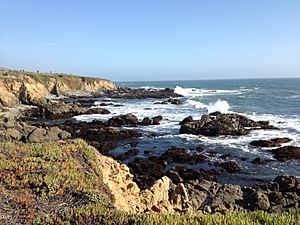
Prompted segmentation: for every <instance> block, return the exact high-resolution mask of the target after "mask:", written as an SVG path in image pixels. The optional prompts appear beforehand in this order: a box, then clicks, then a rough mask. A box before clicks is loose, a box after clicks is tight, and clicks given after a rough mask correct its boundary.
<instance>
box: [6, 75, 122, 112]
mask: <svg viewBox="0 0 300 225" xmlns="http://www.w3.org/2000/svg"><path fill="white" fill-rule="evenodd" d="M117 88H118V86H117V85H115V84H113V83H112V82H111V81H109V80H105V79H100V78H91V77H80V76H74V75H67V74H50V73H33V72H23V71H22V72H20V71H15V70H0V104H1V105H3V106H6V107H14V106H15V105H18V104H20V103H23V104H35V103H37V102H41V101H45V100H46V98H47V97H49V96H50V95H51V94H54V95H57V96H58V95H69V94H74V93H76V92H81V94H82V93H87V94H88V93H93V92H98V91H101V90H116V89H117Z"/></svg>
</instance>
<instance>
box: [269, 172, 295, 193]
mask: <svg viewBox="0 0 300 225" xmlns="http://www.w3.org/2000/svg"><path fill="white" fill-rule="evenodd" d="M274 182H276V183H278V184H279V190H280V191H281V192H292V191H296V189H297V187H298V179H297V178H296V177H294V176H288V175H282V176H277V177H276V178H275V180H274Z"/></svg>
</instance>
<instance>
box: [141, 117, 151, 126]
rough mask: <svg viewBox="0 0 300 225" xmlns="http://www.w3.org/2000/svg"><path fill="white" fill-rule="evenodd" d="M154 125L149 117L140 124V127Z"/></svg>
mask: <svg viewBox="0 0 300 225" xmlns="http://www.w3.org/2000/svg"><path fill="white" fill-rule="evenodd" d="M151 124H152V120H151V119H150V118H149V117H145V118H144V119H143V120H142V121H141V122H140V123H139V125H142V126H149V125H151Z"/></svg>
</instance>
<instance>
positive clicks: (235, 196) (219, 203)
mask: <svg viewBox="0 0 300 225" xmlns="http://www.w3.org/2000/svg"><path fill="white" fill-rule="evenodd" d="M242 204H243V192H242V189H241V187H240V186H239V185H233V184H225V185H223V186H221V187H220V188H219V189H218V191H217V193H216V195H215V196H213V198H212V199H211V201H210V202H209V203H208V205H209V206H210V208H211V209H212V212H213V213H215V212H219V213H226V212H229V211H237V210H241V209H242Z"/></svg>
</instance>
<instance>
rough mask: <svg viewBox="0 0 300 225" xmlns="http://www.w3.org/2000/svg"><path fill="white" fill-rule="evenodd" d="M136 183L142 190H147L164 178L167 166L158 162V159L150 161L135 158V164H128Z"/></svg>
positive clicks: (154, 158) (150, 159)
mask: <svg viewBox="0 0 300 225" xmlns="http://www.w3.org/2000/svg"><path fill="white" fill-rule="evenodd" d="M128 167H129V168H130V171H131V173H133V174H134V175H135V176H134V181H135V182H136V183H137V185H138V186H139V187H140V188H141V189H145V188H147V187H150V186H152V185H153V184H154V182H155V181H156V180H158V179H160V178H161V177H163V176H164V170H165V168H166V167H165V166H164V165H161V164H160V163H159V162H158V158H157V157H154V156H152V157H150V158H149V159H144V158H139V157H138V158H135V159H134V161H133V162H130V163H128Z"/></svg>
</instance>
